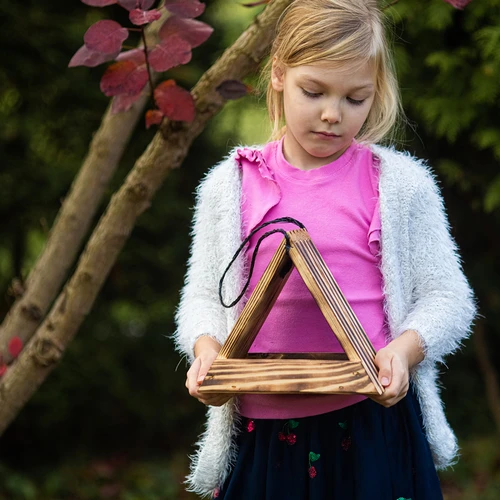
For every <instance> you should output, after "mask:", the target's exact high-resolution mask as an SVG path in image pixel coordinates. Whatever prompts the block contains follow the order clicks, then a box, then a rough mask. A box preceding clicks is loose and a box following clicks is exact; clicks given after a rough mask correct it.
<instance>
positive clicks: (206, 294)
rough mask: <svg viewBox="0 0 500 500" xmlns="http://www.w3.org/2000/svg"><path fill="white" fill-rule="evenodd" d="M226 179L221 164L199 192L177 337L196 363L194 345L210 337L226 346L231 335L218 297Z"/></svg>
mask: <svg viewBox="0 0 500 500" xmlns="http://www.w3.org/2000/svg"><path fill="white" fill-rule="evenodd" d="M226 174H227V172H226ZM225 177H227V175H224V165H223V164H219V165H218V166H216V167H215V168H213V169H212V170H211V171H210V172H209V173H208V175H207V176H206V177H205V179H204V180H203V181H202V182H201V183H200V185H199V187H198V189H197V196H196V204H195V209H194V216H193V224H192V232H191V234H192V242H191V248H190V256H189V259H188V264H187V272H186V276H185V282H184V286H183V288H182V290H181V294H180V295H181V296H180V302H179V305H178V307H177V311H176V315H175V320H176V327H177V329H176V331H175V333H174V335H173V340H174V342H175V346H176V349H177V350H178V351H179V352H181V353H182V354H184V355H186V356H187V358H188V360H189V362H192V361H193V360H194V344H195V342H196V340H197V339H198V338H199V337H201V336H203V335H208V336H210V337H212V338H213V339H215V340H217V342H219V343H220V344H221V345H222V344H223V342H224V339H225V336H226V335H227V333H226V330H227V319H226V314H225V311H224V309H223V307H222V306H221V304H220V302H219V295H218V294H219V280H220V275H221V273H220V265H221V264H220V263H221V261H222V260H224V259H222V257H221V255H222V254H223V253H224V252H223V250H222V247H223V245H224V244H225V242H224V241H220V240H221V238H220V234H221V231H224V227H223V226H224V223H225V221H226V219H227V214H224V213H222V212H221V208H220V207H221V205H222V204H221V199H222V198H223V197H224V196H225V192H224V182H225ZM233 208H234V207H233ZM221 226H222V227H221ZM217 234H219V236H217ZM226 264H227V262H226Z"/></svg>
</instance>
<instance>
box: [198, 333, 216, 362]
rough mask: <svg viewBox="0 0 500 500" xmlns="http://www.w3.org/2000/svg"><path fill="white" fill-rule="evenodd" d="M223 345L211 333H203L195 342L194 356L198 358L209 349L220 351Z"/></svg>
mask: <svg viewBox="0 0 500 500" xmlns="http://www.w3.org/2000/svg"><path fill="white" fill-rule="evenodd" d="M221 348H222V346H221V345H220V344H219V342H217V341H216V340H215V339H213V338H212V337H210V336H209V335H203V336H201V337H199V338H198V340H197V341H196V342H195V344H194V357H195V358H197V357H198V356H200V355H201V354H203V353H204V352H207V351H215V352H217V353H218V352H219V351H220V350H221Z"/></svg>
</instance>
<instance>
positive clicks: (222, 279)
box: [219, 217, 306, 308]
mask: <svg viewBox="0 0 500 500" xmlns="http://www.w3.org/2000/svg"><path fill="white" fill-rule="evenodd" d="M278 222H288V223H290V224H295V225H296V226H298V227H300V228H301V229H305V228H306V227H305V226H304V224H302V222H299V221H298V220H296V219H292V217H279V218H278V219H273V220H270V221H268V222H264V223H263V224H260V225H259V226H257V227H256V228H255V229H254V230H253V231H251V232H250V234H249V235H248V236H247V237H246V238H245V239H244V240H243V242H242V243H241V245H240V247H239V248H238V250H236V253H235V254H234V255H233V258H232V259H231V262H230V263H229V264H228V266H227V267H226V270H225V271H224V274H223V275H222V278H221V279H220V281H219V299H220V303H221V304H222V305H223V306H224V307H226V308H230V307H233V306H235V305H236V304H237V303H238V302H239V301H240V300H241V298H242V297H243V295H245V292H246V291H247V288H248V285H249V284H250V279H251V278H252V273H253V268H254V265H255V259H256V257H257V252H258V251H259V247H260V244H261V243H262V241H263V240H264V239H265V238H267V237H268V236H271V234H275V233H282V234H283V235H284V237H285V239H286V246H285V249H286V251H287V252H288V251H289V250H290V237H289V236H288V233H287V232H286V231H285V230H284V229H281V228H280V229H273V230H272V231H268V232H267V233H264V234H263V235H262V236H261V237H260V238H259V240H258V241H257V244H256V245H255V249H254V251H253V254H252V260H251V263H250V271H249V273H248V279H247V282H246V283H245V286H244V287H243V290H242V291H241V293H240V294H239V295H238V297H237V298H236V299H234V300H233V302H231V304H229V305H228V304H225V303H224V299H223V298H222V283H223V282H224V278H225V277H226V274H227V272H228V271H229V269H230V268H231V266H232V265H233V263H234V261H235V260H236V259H237V257H238V255H239V254H240V252H241V251H242V250H243V248H244V246H245V245H246V244H247V243H248V242H249V241H250V238H251V237H252V236H253V235H254V234H255V233H256V232H257V231H260V230H261V229H263V228H264V227H266V226H269V225H271V224H276V223H278Z"/></svg>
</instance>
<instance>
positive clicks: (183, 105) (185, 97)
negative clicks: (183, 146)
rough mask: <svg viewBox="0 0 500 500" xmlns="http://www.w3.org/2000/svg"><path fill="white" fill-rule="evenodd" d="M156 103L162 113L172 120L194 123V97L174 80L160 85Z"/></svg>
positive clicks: (156, 91) (157, 89) (157, 90)
mask: <svg viewBox="0 0 500 500" xmlns="http://www.w3.org/2000/svg"><path fill="white" fill-rule="evenodd" d="M155 101H156V104H157V106H158V107H159V108H160V111H162V113H163V114H164V115H165V116H166V117H167V118H169V119H170V120H180V121H185V122H192V121H193V120H194V111H195V110H194V101H193V96H192V95H191V94H190V93H189V92H188V91H187V90H185V89H183V88H181V87H178V86H177V85H176V84H175V82H174V80H167V81H165V82H162V83H160V85H158V86H157V87H156V89H155Z"/></svg>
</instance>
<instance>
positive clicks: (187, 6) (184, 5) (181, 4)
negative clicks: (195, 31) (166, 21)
mask: <svg viewBox="0 0 500 500" xmlns="http://www.w3.org/2000/svg"><path fill="white" fill-rule="evenodd" d="M165 7H166V8H167V9H168V11H169V12H171V13H172V14H176V15H177V16H179V17H190V18H191V17H198V16H199V15H201V14H202V13H203V11H204V10H205V4H203V3H200V2H199V1H198V0H165Z"/></svg>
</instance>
